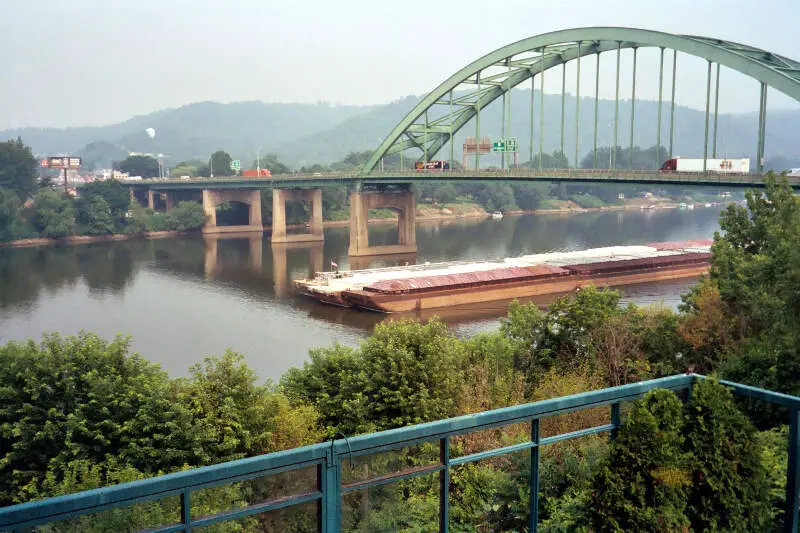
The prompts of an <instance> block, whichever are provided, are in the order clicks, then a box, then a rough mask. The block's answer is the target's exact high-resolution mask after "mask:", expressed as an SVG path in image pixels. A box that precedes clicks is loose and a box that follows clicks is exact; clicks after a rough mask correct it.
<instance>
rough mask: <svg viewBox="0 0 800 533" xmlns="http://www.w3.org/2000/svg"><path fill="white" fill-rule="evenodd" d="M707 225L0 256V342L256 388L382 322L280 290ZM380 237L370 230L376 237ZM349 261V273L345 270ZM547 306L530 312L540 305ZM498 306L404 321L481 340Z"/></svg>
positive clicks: (674, 285)
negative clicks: (122, 348) (356, 245)
mask: <svg viewBox="0 0 800 533" xmlns="http://www.w3.org/2000/svg"><path fill="white" fill-rule="evenodd" d="M718 214H719V211H718V210H713V209H699V210H695V211H688V212H687V211H678V210H659V211H647V212H639V211H635V212H632V211H626V212H614V211H609V212H599V213H585V214H579V215H572V216H559V215H553V216H550V215H548V216H522V217H505V218H504V219H502V220H492V219H487V220H446V221H439V222H429V223H424V224H420V225H418V227H417V243H418V248H419V249H418V252H417V254H406V255H398V256H388V257H382V258H369V257H359V258H353V259H352V260H351V259H349V258H348V257H347V246H348V229H347V228H329V229H327V230H326V231H325V241H324V242H323V243H320V242H317V243H290V244H284V245H279V246H272V245H271V243H270V242H269V240H268V238H266V237H264V236H262V235H258V234H256V235H254V234H252V233H250V234H241V235H239V234H223V235H214V236H199V235H198V236H192V237H184V238H177V239H163V240H131V241H122V242H116V243H98V244H85V245H75V246H58V247H49V248H31V249H17V250H8V249H5V250H0V341H5V340H8V339H20V338H27V337H34V338H38V337H39V336H40V335H41V333H42V332H43V331H53V330H55V331H61V332H63V333H66V334H74V333H77V332H78V331H79V330H80V329H87V330H91V331H96V332H98V333H100V334H102V335H105V336H112V335H114V334H115V333H117V332H126V333H130V334H132V335H133V336H134V348H135V349H137V350H139V351H141V352H142V353H143V355H145V356H146V357H148V358H150V359H153V360H156V361H159V362H162V363H163V364H164V366H165V367H166V368H167V369H168V370H169V371H170V372H173V373H175V374H185V373H186V372H187V370H188V368H189V366H190V365H191V364H193V363H194V362H197V361H198V360H200V359H201V357H202V356H203V355H205V354H216V353H221V352H222V351H223V350H224V349H225V348H226V347H232V348H234V349H236V350H238V351H241V352H243V353H245V354H246V355H248V357H249V358H250V362H251V364H252V365H253V366H254V367H255V368H256V369H257V370H259V373H260V374H261V375H262V376H264V377H273V378H274V377H277V376H279V375H280V374H281V373H282V372H283V371H285V370H286V368H288V366H290V365H292V364H301V363H302V361H304V360H305V359H306V357H307V351H308V349H310V348H313V347H315V346H326V345H329V344H331V343H332V342H342V343H345V344H351V345H352V344H356V343H357V342H359V339H361V338H363V337H364V336H365V335H366V334H368V333H369V331H370V330H371V329H372V328H373V327H374V326H375V324H376V323H378V322H380V321H381V320H391V319H396V318H402V316H393V317H386V316H384V315H379V314H375V313H368V312H358V311H353V310H347V309H340V308H336V307H331V306H326V305H322V304H318V303H317V302H315V301H313V300H310V299H307V298H304V297H302V296H298V295H296V294H294V293H293V292H292V290H291V280H292V279H295V278H299V277H306V276H309V275H312V274H313V273H314V272H318V271H320V270H323V269H327V268H328V266H329V262H330V260H334V261H336V262H337V263H338V264H339V267H340V268H342V269H347V268H370V267H382V266H391V265H397V264H403V263H406V262H408V263H412V264H413V263H415V262H426V261H431V262H433V261H442V260H454V259H486V258H500V257H507V256H514V255H522V254H527V253H540V252H547V251H554V250H577V249H584V248H589V247H596V246H607V245H613V244H634V243H647V242H653V241H663V240H678V239H693V238H707V237H710V236H711V235H713V232H714V231H715V230H716V229H717V228H718V225H717V217H718ZM392 232H396V229H395V228H394V227H393V226H392V225H380V226H374V227H371V228H370V233H371V234H372V233H375V234H376V235H381V234H384V233H385V234H389V233H392ZM351 261H352V263H351ZM690 283H691V282H689V281H686V282H683V281H681V282H670V283H666V284H664V283H659V284H650V285H645V286H637V287H634V288H630V289H626V292H627V293H628V294H629V295H630V297H631V298H632V299H634V300H636V301H642V302H647V303H650V302H658V301H661V300H663V301H664V302H665V303H666V304H667V305H670V306H674V305H676V304H677V303H678V301H679V298H678V295H679V293H680V292H681V291H682V290H684V289H685V288H686V287H688V285H689V284H690ZM551 299H552V297H548V298H547V299H545V300H543V301H542V302H541V303H547V301H549V300H551ZM506 306H507V302H494V303H490V304H480V305H477V306H466V307H463V308H458V309H444V310H435V311H434V312H423V313H422V314H417V315H411V316H415V317H417V318H429V317H431V316H434V315H437V316H441V317H442V318H444V319H445V320H446V321H447V322H448V323H449V324H450V325H451V326H452V327H453V328H454V329H455V330H456V331H458V332H460V333H465V334H466V333H472V332H474V331H476V330H480V329H485V328H493V327H495V326H496V324H497V319H498V317H500V316H503V315H504V314H505V310H506Z"/></svg>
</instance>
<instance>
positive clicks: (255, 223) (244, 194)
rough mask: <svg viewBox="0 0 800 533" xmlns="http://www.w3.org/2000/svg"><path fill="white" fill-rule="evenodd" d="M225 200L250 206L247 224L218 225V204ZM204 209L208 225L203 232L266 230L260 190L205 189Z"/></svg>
mask: <svg viewBox="0 0 800 533" xmlns="http://www.w3.org/2000/svg"><path fill="white" fill-rule="evenodd" d="M225 202H239V203H242V204H246V205H247V206H248V207H249V217H248V224H247V225H246V226H217V206H218V205H219V204H222V203H225ZM203 211H204V212H205V214H206V225H205V226H204V227H203V233H238V232H245V231H258V232H263V231H264V225H263V224H262V222H261V191H259V190H252V191H247V190H244V191H242V190H224V189H219V190H212V189H203Z"/></svg>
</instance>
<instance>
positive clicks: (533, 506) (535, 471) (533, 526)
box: [528, 418, 539, 533]
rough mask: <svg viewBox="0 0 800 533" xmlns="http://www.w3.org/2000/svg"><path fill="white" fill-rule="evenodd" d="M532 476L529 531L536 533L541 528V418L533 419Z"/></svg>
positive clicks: (530, 482)
mask: <svg viewBox="0 0 800 533" xmlns="http://www.w3.org/2000/svg"><path fill="white" fill-rule="evenodd" d="M531 442H532V443H533V444H534V445H533V447H532V448H531V477H530V480H529V484H530V502H528V507H529V516H528V531H530V533H536V532H537V531H538V530H539V419H538V418H535V419H533V420H531Z"/></svg>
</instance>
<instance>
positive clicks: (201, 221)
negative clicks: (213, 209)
mask: <svg viewBox="0 0 800 533" xmlns="http://www.w3.org/2000/svg"><path fill="white" fill-rule="evenodd" d="M205 223H206V214H205V211H203V206H202V205H200V204H199V203H197V202H178V205H176V206H175V207H174V208H173V209H172V210H171V211H170V212H169V213H167V225H168V227H169V229H172V230H177V231H190V230H194V229H200V228H202V227H203V226H204V225H205Z"/></svg>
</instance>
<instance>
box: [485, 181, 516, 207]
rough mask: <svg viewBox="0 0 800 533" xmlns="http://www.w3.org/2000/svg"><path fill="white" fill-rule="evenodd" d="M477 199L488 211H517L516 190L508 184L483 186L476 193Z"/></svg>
mask: <svg viewBox="0 0 800 533" xmlns="http://www.w3.org/2000/svg"><path fill="white" fill-rule="evenodd" d="M475 199H476V200H477V201H478V203H479V204H480V205H481V206H483V208H484V209H486V210H487V211H510V210H513V209H516V207H517V205H516V204H515V203H514V190H513V189H512V188H511V185H508V184H506V183H490V184H488V185H483V186H481V188H480V189H479V190H478V191H477V192H476V194H475Z"/></svg>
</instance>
